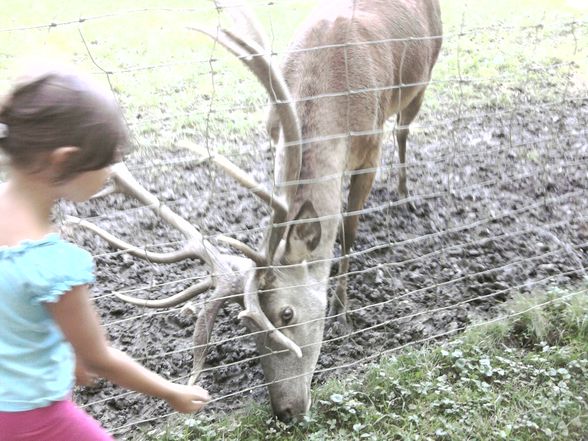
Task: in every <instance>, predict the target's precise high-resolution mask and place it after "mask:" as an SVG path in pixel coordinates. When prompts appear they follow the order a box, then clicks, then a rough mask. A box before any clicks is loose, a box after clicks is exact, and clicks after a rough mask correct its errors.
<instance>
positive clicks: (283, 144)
mask: <svg viewBox="0 0 588 441" xmlns="http://www.w3.org/2000/svg"><path fill="white" fill-rule="evenodd" d="M217 7H218V8H219V9H223V10H225V11H226V12H228V13H229V14H230V15H231V16H232V18H233V23H235V29H236V30H235V31H231V30H229V29H223V28H218V29H205V28H199V27H194V28H193V29H195V30H197V31H199V32H202V33H204V34H206V35H208V36H209V37H210V38H212V39H213V40H214V41H215V42H216V43H219V44H220V45H221V46H223V47H224V48H226V49H227V50H228V51H229V52H231V53H232V54H234V55H235V56H236V57H238V58H239V60H241V61H242V62H243V63H244V64H245V65H246V66H247V67H248V68H249V69H250V70H251V72H252V73H253V74H254V75H255V76H256V77H257V79H258V80H259V81H260V83H261V84H262V85H263V87H264V89H265V90H266V92H267V93H268V95H269V100H270V110H269V114H268V118H267V123H266V125H267V130H268V134H269V137H270V138H271V139H272V141H273V143H274V145H275V146H276V159H275V164H274V181H275V182H274V186H273V189H272V190H266V189H265V188H264V187H263V185H261V184H259V183H258V182H256V181H255V180H254V179H253V178H252V177H251V176H249V175H248V174H247V173H246V172H244V171H243V170H242V169H240V168H239V167H238V166H237V165H235V164H233V163H232V162H231V161H229V160H228V159H227V158H226V157H223V156H221V155H215V154H211V153H210V152H208V151H207V150H206V149H204V148H202V147H200V146H198V145H195V144H194V143H192V142H190V141H184V142H182V143H180V144H181V145H182V146H183V147H184V148H188V149H191V150H192V151H194V152H196V153H198V154H199V155H202V157H203V158H206V159H207V160H209V161H211V162H213V163H215V164H216V165H217V166H218V167H220V168H221V170H223V171H224V172H226V173H227V174H229V175H230V176H231V177H232V178H234V179H235V180H236V181H237V182H238V183H239V184H241V185H242V186H244V187H245V188H246V189H248V191H250V192H251V193H252V194H253V195H255V196H256V197H258V198H259V199H260V200H262V201H263V202H264V203H267V204H268V205H269V206H270V207H271V210H272V214H271V219H270V221H269V224H268V227H267V231H266V232H265V234H264V236H263V240H262V243H261V246H260V248H259V249H258V250H255V249H253V248H252V247H250V246H249V245H247V244H245V243H243V242H239V241H237V240H236V239H233V238H231V237H224V236H221V237H220V238H219V239H220V242H222V243H223V244H224V245H227V246H229V247H230V248H234V249H235V250H237V251H239V252H240V253H241V254H242V255H244V257H243V256H241V255H236V254H234V253H232V252H225V251H223V250H221V249H220V248H219V247H217V246H215V245H213V244H212V243H211V241H210V240H208V239H205V238H204V237H203V235H202V234H201V233H200V231H199V230H198V229H197V228H196V227H195V226H193V225H191V224H190V223H189V222H187V221H186V220H185V219H183V218H181V217H180V216H179V215H178V214H176V213H175V212H174V211H173V210H171V209H170V208H169V207H167V206H165V205H164V204H162V203H161V202H160V201H159V200H158V199H157V197H156V196H155V195H153V194H151V193H149V192H148V191H147V190H145V188H144V187H142V186H141V184H140V183H139V182H138V181H136V179H135V178H134V177H133V176H132V174H131V173H130V172H129V170H128V169H127V168H126V166H125V165H124V163H119V164H117V165H116V166H115V167H114V168H113V174H112V182H113V184H112V186H111V187H110V188H109V189H106V190H105V191H104V192H102V193H101V195H103V194H106V193H108V192H113V191H119V192H124V193H127V194H129V195H130V196H132V197H135V198H137V199H138V200H140V201H141V202H143V203H144V204H145V205H148V206H149V207H151V208H152V209H153V210H154V211H155V212H156V213H157V214H158V215H159V216H161V217H162V218H163V219H164V220H165V221H166V222H168V223H169V224H170V225H172V226H174V227H175V228H177V229H178V230H179V231H181V232H182V233H183V235H184V236H185V237H186V241H185V244H184V246H183V248H181V249H179V250H177V251H174V252H167V253H152V252H147V251H145V249H144V248H142V247H137V246H134V245H132V244H130V243H127V242H125V241H123V240H121V239H119V238H117V237H115V236H113V235H112V234H110V233H109V232H107V231H105V230H103V229H101V228H100V227H98V226H96V225H94V224H92V223H91V222H88V221H86V220H81V219H77V218H70V219H69V220H70V222H76V223H78V224H79V225H81V226H83V227H85V228H89V229H91V230H92V231H94V232H95V233H96V234H98V235H100V236H101V237H103V238H104V239H106V240H107V241H108V242H109V243H110V244H111V245H113V246H114V247H117V248H119V249H124V250H127V251H128V252H129V253H131V254H133V255H135V256H137V257H140V258H144V259H149V261H151V262H162V263H173V262H177V261H180V260H181V259H186V258H196V259H198V260H200V261H202V262H204V263H205V264H206V265H207V266H208V267H209V268H210V275H209V276H208V277H207V278H205V279H203V280H201V281H199V282H197V283H195V284H194V285H193V286H191V287H189V288H187V289H186V290H184V291H182V292H180V293H178V294H176V295H174V296H172V297H170V298H166V299H158V300H142V299H138V298H134V297H131V296H127V295H123V294H120V293H118V294H116V295H117V296H118V297H119V298H120V299H122V300H123V301H126V302H129V303H132V304H135V305H139V306H145V307H152V308H166V307H171V306H176V305H178V304H181V303H183V302H186V301H188V300H190V299H193V298H194V297H196V296H198V295H201V294H203V293H205V292H208V291H209V290H212V294H210V296H209V298H208V299H207V301H206V303H205V304H204V306H203V307H202V308H201V309H200V311H199V313H198V317H197V319H196V323H195V328H194V360H193V369H192V375H191V377H190V380H189V382H190V383H194V382H195V381H196V379H197V378H198V375H199V373H200V372H201V371H202V368H203V365H204V359H205V354H206V348H207V345H208V344H209V341H210V338H211V334H212V325H213V323H214V320H215V318H216V316H217V314H218V312H219V310H220V308H221V307H222V306H223V305H224V304H225V303H226V302H227V301H229V300H235V301H237V302H239V303H240V304H241V305H242V306H243V308H244V309H243V311H241V312H240V313H239V318H240V319H241V320H242V321H243V323H244V324H245V325H246V327H247V328H248V329H249V330H250V331H251V332H252V335H253V336H254V338H255V342H256V348H257V351H258V352H259V355H260V363H261V366H262V369H263V372H264V376H265V380H266V384H267V387H268V391H269V396H270V403H271V407H272V410H273V412H274V414H275V415H276V416H277V417H278V418H279V419H280V420H282V421H290V420H292V419H297V418H300V417H301V416H303V415H305V414H306V413H307V412H308V410H309V408H310V406H311V380H312V377H313V374H314V371H315V370H316V366H317V362H318V358H319V354H320V349H321V344H322V341H323V333H324V330H325V329H324V328H325V321H326V319H327V317H335V318H337V319H338V320H340V321H341V322H342V323H346V310H347V303H348V298H347V279H346V277H345V275H346V274H347V272H348V270H349V254H350V252H351V249H352V248H351V247H352V245H353V243H354V240H355V238H356V235H357V229H358V223H359V212H360V211H361V210H362V208H363V207H364V204H365V202H366V200H367V198H368V195H369V193H370V191H371V188H372V185H373V183H374V179H375V174H376V170H377V168H378V165H379V162H380V158H381V155H382V143H383V137H384V124H385V123H386V122H387V121H388V120H389V119H390V118H391V117H392V116H393V115H396V123H397V126H396V130H395V132H396V133H395V135H396V141H397V145H398V151H399V159H400V163H401V166H402V167H401V168H400V172H399V185H398V191H399V193H400V194H401V195H404V196H406V194H407V186H406V169H405V162H406V156H405V155H406V141H407V137H408V133H409V125H410V124H411V122H412V121H413V120H414V118H415V117H416V115H417V113H418V112H419V110H420V108H421V105H422V103H423V98H424V93H425V90H426V88H427V86H428V84H429V83H430V80H431V74H432V69H433V66H434V65H435V63H436V60H437V58H438V55H439V52H440V47H441V41H442V24H441V18H440V17H441V15H440V8H439V4H438V1H437V0H338V1H329V2H324V5H322V6H320V7H319V8H318V9H317V10H315V11H314V12H313V13H311V14H310V16H309V17H308V19H307V20H306V21H305V22H304V23H303V25H302V26H301V27H300V28H299V29H298V30H297V32H296V36H295V38H294V39H293V41H292V43H291V44H290V46H289V49H288V50H287V54H286V57H285V59H284V60H283V62H282V65H281V69H277V68H276V66H275V63H273V62H272V52H271V47H270V45H269V44H268V38H267V37H266V36H265V34H264V32H263V31H262V28H261V26H260V24H259V22H258V21H257V20H256V18H255V17H254V16H253V14H251V13H250V12H249V11H248V10H247V9H246V8H244V7H231V6H230V5H227V4H221V5H217ZM347 175H351V177H350V179H349V184H348V190H347V192H346V191H345V187H346V185H345V177H346V176H347ZM345 196H346V197H347V202H346V212H344V202H343V201H344V198H345ZM337 239H339V242H340V246H341V256H342V257H341V259H340V262H339V268H338V277H337V286H336V289H335V293H334V295H333V296H332V299H331V302H330V305H329V301H328V290H329V280H330V271H331V262H332V260H333V254H334V249H335V247H336V242H337Z"/></svg>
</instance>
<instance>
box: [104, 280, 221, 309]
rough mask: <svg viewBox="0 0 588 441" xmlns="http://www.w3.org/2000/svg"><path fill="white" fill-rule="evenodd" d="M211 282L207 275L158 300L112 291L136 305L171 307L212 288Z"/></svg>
mask: <svg viewBox="0 0 588 441" xmlns="http://www.w3.org/2000/svg"><path fill="white" fill-rule="evenodd" d="M212 286H213V282H212V278H211V277H207V278H206V279H204V280H203V281H201V282H199V283H197V284H195V285H192V286H190V287H189V288H187V289H185V290H183V291H182V292H179V293H178V294H175V295H173V296H171V297H168V298H166V299H159V300H147V299H137V298H136V297H131V296H127V295H125V294H120V293H116V292H115V293H114V295H115V296H116V297H118V298H119V299H121V300H123V301H125V302H127V303H130V304H132V305H136V306H143V307H146V308H172V307H174V306H178V305H179V304H180V303H184V302H186V301H188V300H190V299H192V298H194V297H195V296H197V295H198V294H202V293H203V292H204V291H208V290H209V289H210V288H212Z"/></svg>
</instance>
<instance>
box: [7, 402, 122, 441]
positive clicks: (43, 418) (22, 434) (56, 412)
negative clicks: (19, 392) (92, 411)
mask: <svg viewBox="0 0 588 441" xmlns="http://www.w3.org/2000/svg"><path fill="white" fill-rule="evenodd" d="M0 439H1V440H2V441H82V440H83V441H114V438H112V437H111V436H110V435H109V434H108V433H107V432H106V430H104V429H103V428H102V427H101V426H100V424H98V422H97V421H96V420H95V419H94V418H92V417H91V416H90V415H88V414H87V413H86V412H84V411H83V410H82V409H80V408H79V407H77V406H76V405H75V404H74V403H72V402H71V401H70V400H63V401H58V402H56V403H53V404H51V405H49V406H47V407H41V408H39V409H33V410H26V411H22V412H0Z"/></svg>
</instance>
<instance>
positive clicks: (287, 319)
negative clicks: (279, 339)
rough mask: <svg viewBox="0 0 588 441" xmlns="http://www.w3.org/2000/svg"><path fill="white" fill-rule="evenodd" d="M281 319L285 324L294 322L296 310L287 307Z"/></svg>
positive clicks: (283, 310)
mask: <svg viewBox="0 0 588 441" xmlns="http://www.w3.org/2000/svg"><path fill="white" fill-rule="evenodd" d="M280 317H281V319H282V321H283V322H284V323H289V322H290V320H292V318H293V317H294V310H293V309H292V308H291V307H289V306H286V307H285V308H284V309H282V312H281V314H280Z"/></svg>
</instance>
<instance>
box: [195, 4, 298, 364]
mask: <svg viewBox="0 0 588 441" xmlns="http://www.w3.org/2000/svg"><path fill="white" fill-rule="evenodd" d="M243 17H244V20H245V21H246V22H249V23H250V24H251V21H250V18H249V16H248V15H247V14H246V13H244V14H243ZM251 26H252V27H255V25H254V24H251ZM192 29H194V30H197V31H199V32H202V33H204V34H206V35H208V36H209V37H210V38H212V39H213V40H215V41H217V42H218V43H220V44H221V45H222V46H224V47H225V48H226V49H228V50H229V51H230V52H232V53H233V54H234V55H236V56H237V57H238V58H239V59H240V60H241V61H242V62H243V63H244V64H245V65H246V66H247V67H248V68H249V69H250V70H251V71H252V72H253V73H254V74H255V76H256V77H257V78H258V79H259V81H260V82H261V84H262V85H263V86H264V87H265V89H266V91H267V93H268V94H269V96H270V99H271V101H272V103H273V104H274V105H275V106H276V109H277V113H278V116H279V118H280V123H281V126H282V131H283V134H284V141H285V142H284V144H283V145H284V148H285V149H286V150H285V152H284V170H285V171H286V172H285V175H284V176H283V179H284V180H285V182H286V183H289V182H294V181H297V180H298V179H299V175H300V164H301V159H302V146H301V143H300V139H301V133H300V125H299V122H298V116H297V113H296V109H295V107H294V104H293V100H292V98H291V95H290V92H289V90H288V87H287V85H286V82H285V81H284V79H283V77H282V75H281V74H280V73H279V72H278V71H276V69H275V68H274V66H273V65H272V63H271V60H270V59H269V58H268V57H267V56H266V55H265V50H264V49H263V48H262V47H261V46H259V44H257V43H256V42H255V41H247V40H245V39H243V38H241V37H239V36H237V35H235V34H233V33H232V32H230V31H227V30H223V29H217V30H216V32H215V31H211V30H207V29H202V28H192ZM212 159H213V160H214V161H215V162H216V163H217V164H218V165H219V166H221V167H222V168H223V169H224V170H225V171H226V172H227V173H228V174H229V175H231V176H233V177H234V178H235V179H236V180H237V181H238V182H239V183H241V184H242V185H244V186H245V187H246V188H248V189H250V190H252V191H254V193H255V194H256V195H257V196H259V197H260V198H261V199H262V200H264V201H266V202H270V205H272V207H274V205H276V204H271V201H273V200H274V199H276V198H275V196H272V197H271V198H269V201H268V198H267V194H266V193H265V192H260V190H259V188H260V187H259V186H258V185H257V183H255V181H254V180H253V179H251V178H248V177H247V178H244V176H245V177H246V176H247V175H246V174H245V172H243V171H242V170H239V173H235V169H234V168H233V167H236V166H234V165H233V164H232V163H230V162H228V161H227V160H226V159H221V158H220V157H219V156H215V157H214V158H212ZM294 191H295V186H287V187H286V188H285V189H282V193H283V194H285V200H286V202H287V206H286V208H285V209H282V204H281V203H277V205H278V207H277V208H278V209H276V208H274V212H273V216H272V221H271V226H270V230H269V236H268V237H269V240H268V242H267V244H268V246H267V250H266V256H265V261H266V262H267V263H269V264H271V262H272V260H273V256H274V253H275V251H276V249H277V247H278V244H279V241H280V238H281V237H282V236H283V233H284V226H283V225H280V224H282V223H283V222H285V221H286V220H287V216H288V207H289V206H290V205H291V203H292V201H293V199H294ZM275 224H278V225H275ZM264 271H265V270H260V269H258V270H257V271H256V274H255V277H254V278H250V279H249V282H248V283H247V286H246V289H245V293H244V303H245V310H244V311H243V312H241V313H240V314H239V318H242V319H247V320H250V321H251V322H253V323H254V324H255V326H256V327H258V328H259V329H262V330H265V331H267V332H268V334H269V335H270V337H271V338H272V339H274V340H275V341H276V342H277V343H278V344H280V345H281V346H283V347H286V348H288V349H290V350H291V351H293V352H294V353H295V354H296V355H297V356H298V357H302V351H301V349H300V347H299V346H298V345H296V343H294V342H293V341H292V340H291V339H289V338H288V337H286V336H285V335H284V334H283V333H282V332H280V331H279V330H278V329H276V328H275V326H274V325H273V324H272V322H271V321H270V320H269V319H268V318H267V316H266V315H265V313H264V312H263V310H262V308H261V305H260V302H259V294H258V291H257V286H256V285H257V284H256V283H254V279H260V278H262V277H263V275H264Z"/></svg>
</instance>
